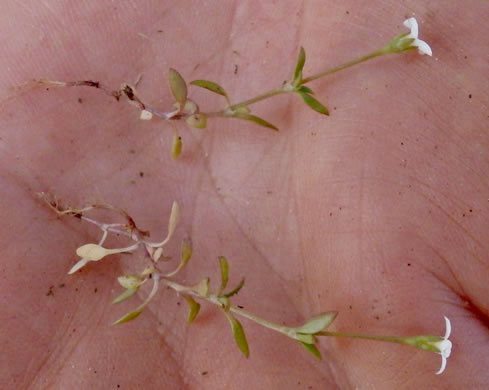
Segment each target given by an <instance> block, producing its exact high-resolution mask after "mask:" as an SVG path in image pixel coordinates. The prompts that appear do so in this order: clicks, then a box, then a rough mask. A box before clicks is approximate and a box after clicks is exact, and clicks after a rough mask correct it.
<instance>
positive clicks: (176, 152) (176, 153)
mask: <svg viewBox="0 0 489 390" xmlns="http://www.w3.org/2000/svg"><path fill="white" fill-rule="evenodd" d="M182 145H183V144H182V137H180V136H179V135H178V134H175V135H174V136H173V142H172V146H171V156H172V157H173V159H174V160H176V159H178V157H180V154H181V153H182Z"/></svg>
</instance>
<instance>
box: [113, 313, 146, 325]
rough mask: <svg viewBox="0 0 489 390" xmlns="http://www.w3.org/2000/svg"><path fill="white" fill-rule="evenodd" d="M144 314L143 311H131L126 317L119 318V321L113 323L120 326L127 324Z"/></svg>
mask: <svg viewBox="0 0 489 390" xmlns="http://www.w3.org/2000/svg"><path fill="white" fill-rule="evenodd" d="M142 312H143V311H142V310H134V311H131V312H130V313H127V314H126V315H124V316H122V317H121V318H119V319H118V320H117V321H114V322H113V323H112V325H120V324H123V323H125V322H129V321H132V320H134V319H135V318H137V317H139V315H140V314H141V313H142Z"/></svg>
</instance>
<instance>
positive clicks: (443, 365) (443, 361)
mask: <svg viewBox="0 0 489 390" xmlns="http://www.w3.org/2000/svg"><path fill="white" fill-rule="evenodd" d="M446 366H447V358H446V357H443V356H442V357H441V367H440V369H439V370H438V371H437V373H436V375H440V374H441V373H442V372H443V371H445V367H446Z"/></svg>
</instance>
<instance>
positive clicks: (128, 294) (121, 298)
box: [112, 288, 138, 304]
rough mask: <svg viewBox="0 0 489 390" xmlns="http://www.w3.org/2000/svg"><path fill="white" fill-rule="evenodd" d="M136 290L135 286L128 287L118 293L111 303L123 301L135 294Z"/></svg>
mask: <svg viewBox="0 0 489 390" xmlns="http://www.w3.org/2000/svg"><path fill="white" fill-rule="evenodd" d="M136 291H138V289H137V288H128V289H127V290H126V291H124V292H123V293H122V294H121V295H119V296H118V297H117V298H116V299H114V300H113V301H112V303H113V304H116V303H121V302H123V301H125V300H126V299H129V298H131V297H132V296H133V295H134V294H136Z"/></svg>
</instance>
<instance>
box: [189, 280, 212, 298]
mask: <svg viewBox="0 0 489 390" xmlns="http://www.w3.org/2000/svg"><path fill="white" fill-rule="evenodd" d="M210 282H211V281H210V279H209V278H205V279H202V280H201V281H200V282H199V283H197V284H196V285H195V286H194V287H193V290H194V291H195V292H196V293H197V294H199V295H200V296H201V297H207V296H208V295H209V288H210Z"/></svg>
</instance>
